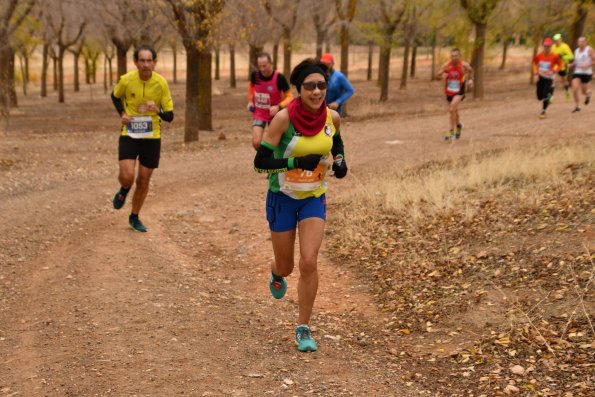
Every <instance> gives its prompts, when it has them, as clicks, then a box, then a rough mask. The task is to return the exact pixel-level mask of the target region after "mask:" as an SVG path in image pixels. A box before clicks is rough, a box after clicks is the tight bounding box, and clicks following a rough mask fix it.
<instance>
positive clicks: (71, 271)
mask: <svg viewBox="0 0 595 397" xmlns="http://www.w3.org/2000/svg"><path fill="white" fill-rule="evenodd" d="M367 88H368V87H367V86H366V87H362V90H361V91H362V92H363V93H364V92H365V90H366V89H367ZM434 88H435V86H430V85H428V87H425V86H424V88H423V89H427V91H424V92H425V93H428V92H432V91H431V89H434ZM178 90H179V91H180V92H181V91H182V88H181V87H178ZM422 93H423V92H422ZM414 94H415V93H407V94H405V95H404V97H403V100H402V102H400V103H398V104H397V109H396V110H395V111H396V112H397V114H396V115H393V116H390V117H381V118H376V119H374V120H366V119H365V118H360V119H358V118H357V117H355V118H354V120H355V121H351V122H350V121H347V122H346V123H345V126H344V128H343V131H344V132H343V134H344V136H345V140H346V145H347V148H348V159H349V164H350V167H351V170H352V172H351V174H350V177H349V178H346V179H345V180H342V181H331V187H330V192H329V217H330V219H329V220H330V221H331V222H332V216H333V210H332V208H333V205H334V203H336V202H337V201H339V200H341V199H342V198H343V197H346V196H347V195H348V194H349V189H350V188H353V187H355V188H357V187H358V186H360V182H362V181H364V180H366V179H367V178H369V177H370V176H371V175H373V174H377V173H380V172H390V171H391V170H395V169H401V168H406V167H410V166H413V165H418V164H421V163H424V162H427V161H431V160H441V159H448V158H455V157H458V156H461V155H465V154H470V153H475V152H478V151H482V150H488V149H494V148H498V147H508V146H520V145H534V144H536V143H537V142H541V141H555V140H564V139H569V138H570V137H577V136H579V137H583V139H593V130H594V129H593V122H594V121H595V117H593V113H592V112H587V111H585V112H583V113H582V114H580V115H579V117H575V116H576V115H574V116H571V114H570V107H569V106H570V105H568V106H566V104H561V105H560V106H558V107H556V106H554V107H553V108H552V110H551V112H550V118H549V119H548V120H545V121H540V120H538V119H537V117H536V114H537V110H538V106H539V104H538V103H537V102H536V101H535V100H533V96H532V92H526V91H522V92H513V93H512V94H510V93H509V92H506V91H505V90H503V91H502V92H501V93H499V94H498V95H496V96H495V97H494V98H492V99H490V100H486V101H484V102H481V103H480V102H472V101H469V102H467V103H465V104H464V106H463V111H462V114H463V117H464V121H465V123H466V125H467V127H466V129H465V130H464V139H462V140H461V141H459V142H456V143H455V144H452V145H447V144H445V143H444V142H442V141H441V132H440V131H442V129H443V126H444V125H445V122H446V116H445V115H444V113H443V112H442V111H441V110H440V109H441V108H439V107H436V108H430V109H429V110H428V111H425V112H418V113H414V112H411V111H410V108H409V107H411V106H414V104H412V102H411V101H408V98H407V95H414ZM242 98H243V91H240V90H237V91H234V92H231V93H227V94H226V95H224V96H222V97H220V98H217V101H219V102H221V103H228V102H229V101H231V102H232V103H235V102H237V103H238V104H240V103H242ZM422 99H423V98H422ZM422 99H417V102H416V103H417V105H418V108H420V109H421V108H423V106H421V103H422ZM432 100H435V98H433V99H432ZM41 103H42V102H41V101H40V100H39V99H35V98H31V99H28V100H27V101H25V103H24V104H22V106H21V112H22V114H21V115H16V116H15V117H14V118H13V120H11V123H13V122H16V124H14V125H15V127H14V130H10V131H9V132H8V134H7V136H6V137H4V138H2V140H1V141H0V142H1V144H0V159H2V161H3V162H2V163H1V164H0V166H1V168H0V172H1V174H0V175H1V178H2V179H1V180H0V181H1V182H0V221H1V224H0V245H1V247H2V250H1V252H0V260H1V262H2V266H1V267H0V302H1V307H0V396H108V395H114V396H132V395H135V396H173V395H190V396H261V395H278V394H279V393H281V394H282V395H288V396H294V395H295V396H307V395H319V396H409V395H411V396H413V395H420V394H423V392H424V390H423V389H424V387H423V382H412V380H418V381H420V380H421V379H418V376H417V375H416V370H415V367H411V365H415V363H416V360H415V359H414V358H412V359H410V360H405V359H400V357H411V356H414V354H415V352H414V351H403V350H402V349H401V346H400V345H399V342H398V339H397V338H395V336H394V335H391V334H390V333H388V332H387V331H386V330H387V329H388V328H387V327H385V326H386V324H387V323H388V322H390V321H391V319H390V318H386V316H385V315H383V313H381V312H379V311H378V310H377V309H376V307H377V304H376V303H375V301H374V297H373V296H371V295H370V294H369V293H368V289H367V288H366V286H365V285H362V283H361V282H360V281H359V280H358V279H356V278H355V276H354V275H353V274H351V273H350V272H349V271H346V270H344V269H342V267H341V264H340V263H330V262H329V261H327V260H326V259H325V258H324V252H323V257H322V260H321V261H322V263H321V265H320V272H321V287H320V293H319V296H318V298H317V302H316V305H315V315H314V319H313V324H314V325H315V327H316V328H315V335H316V337H317V339H318V341H319V347H320V349H319V351H318V352H316V353H314V354H298V352H297V351H296V350H295V348H294V345H293V340H292V333H293V330H294V321H295V318H296V291H295V285H296V281H297V278H296V277H295V276H292V277H290V279H289V291H288V294H287V297H286V299H283V300H282V301H275V300H274V299H272V298H271V297H270V294H269V292H268V287H267V283H266V280H267V275H268V271H269V270H268V269H269V263H270V261H271V260H272V250H271V248H270V242H269V241H268V231H267V225H266V222H265V220H264V215H263V210H262V203H263V201H264V196H265V190H266V180H265V179H264V176H262V175H257V174H255V173H254V172H253V171H252V169H251V160H252V156H253V153H252V152H251V150H250V149H248V147H249V145H248V139H249V138H248V134H247V133H246V132H245V130H246V128H245V125H246V123H247V122H246V115H245V114H243V113H239V112H238V113H236V112H233V113H232V115H231V117H233V120H231V121H230V122H229V123H223V122H221V124H220V125H219V126H218V129H219V130H222V131H224V132H225V133H226V134H227V138H228V139H227V140H225V141H217V140H216V138H215V137H214V136H213V135H212V134H203V136H201V142H200V143H197V144H193V145H190V146H185V145H183V144H181V141H182V139H181V136H180V134H181V132H180V126H181V125H182V124H181V121H180V120H177V121H176V122H177V123H178V124H177V126H176V128H175V129H171V130H170V137H168V138H167V140H166V141H165V145H164V152H163V160H162V165H161V168H160V169H159V170H158V171H157V172H156V174H155V178H154V181H153V186H152V191H151V194H150V196H149V198H148V200H147V204H146V206H145V209H144V210H143V220H144V221H145V223H146V224H147V226H148V227H149V229H150V232H149V233H147V234H140V233H134V232H132V231H130V230H129V229H128V228H127V224H126V214H127V211H128V208H129V204H127V206H126V208H125V209H124V210H122V211H114V210H113V209H111V208H110V205H111V204H110V200H111V196H112V194H113V192H114V190H115V189H116V188H117V186H116V183H115V178H114V175H115V167H116V163H115V159H114V153H115V139H114V135H113V133H112V132H110V126H111V125H112V124H113V121H114V120H113V117H112V116H113V114H112V112H113V111H112V109H110V107H109V106H108V104H104V103H103V102H99V101H98V100H97V99H95V100H94V101H92V102H91V103H89V101H88V100H85V99H84V98H82V99H81V100H80V101H78V102H76V104H75V105H72V106H75V107H78V108H81V109H83V108H86V107H88V106H89V105H90V104H92V105H93V106H96V107H99V110H98V111H97V113H98V115H97V116H96V117H97V119H96V120H95V121H96V123H97V124H96V125H98V128H97V131H94V132H95V133H92V134H91V133H89V132H85V128H84V125H83V126H80V125H77V124H76V123H77V122H76V121H71V122H69V121H67V120H66V121H64V120H63V121H61V125H62V128H64V126H65V125H66V126H68V128H69V131H61V130H59V128H58V127H56V126H55V125H54V124H52V123H47V122H46V129H44V128H42V127H38V123H39V122H38V121H36V122H35V123H33V122H32V121H29V124H27V120H30V119H28V117H29V115H31V114H35V111H36V110H39V106H40V104H41ZM98 104H99V105H98ZM356 104H357V102H355V105H356ZM355 105H354V110H355V109H356V106H355ZM216 108H217V107H216ZM222 108H223V106H222ZM237 108H241V105H239V106H238V107H237ZM56 109H59V108H58V107H57V105H51V106H49V108H48V109H47V110H46V111H47V114H48V115H49V116H51V115H52V114H55V113H56ZM589 110H591V109H589ZM402 113H408V114H410V115H409V116H407V115H403V114H402ZM178 114H183V113H182V111H179V112H178ZM49 116H48V117H49ZM218 116H219V119H218V120H221V116H222V114H220V115H217V114H216V115H215V118H216V119H217V117H218ZM41 119H42V120H43V118H41ZM19 122H20V123H19ZM55 122H56V123H57V121H56V120H55ZM37 128H40V130H39V131H41V130H43V131H44V133H43V134H41V133H39V132H37V131H38V130H37ZM52 128H55V129H56V131H52ZM16 131H19V132H20V133H18V134H17V132H16ZM77 131H79V132H77ZM329 238H332V236H327V239H329ZM412 363H413V364H412ZM418 365H423V363H418ZM420 376H421V375H420ZM428 395H431V391H429V394H428Z"/></svg>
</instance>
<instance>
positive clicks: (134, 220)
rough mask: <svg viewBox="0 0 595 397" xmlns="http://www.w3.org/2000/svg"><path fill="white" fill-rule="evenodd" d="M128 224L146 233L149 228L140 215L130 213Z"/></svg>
mask: <svg viewBox="0 0 595 397" xmlns="http://www.w3.org/2000/svg"><path fill="white" fill-rule="evenodd" d="M128 224H129V225H130V227H131V228H132V229H134V230H136V231H137V232H143V233H145V232H146V231H147V228H146V227H145V225H143V223H142V222H141V221H140V219H139V218H138V216H132V215H130V218H128Z"/></svg>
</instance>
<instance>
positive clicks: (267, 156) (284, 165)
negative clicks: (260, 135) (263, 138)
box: [254, 145, 289, 174]
mask: <svg viewBox="0 0 595 397" xmlns="http://www.w3.org/2000/svg"><path fill="white" fill-rule="evenodd" d="M288 162H289V160H288V159H276V158H275V156H274V153H273V151H272V150H271V149H270V148H268V147H266V146H265V145H260V147H259V148H258V150H257V151H256V156H255V157H254V170H255V171H256V172H260V173H268V174H276V173H279V172H285V171H287V170H288V169H289V167H288Z"/></svg>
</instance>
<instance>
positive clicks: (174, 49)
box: [171, 45, 178, 84]
mask: <svg viewBox="0 0 595 397" xmlns="http://www.w3.org/2000/svg"><path fill="white" fill-rule="evenodd" d="M171 54H172V57H173V62H174V65H173V67H174V84H177V83H178V47H176V46H175V45H174V46H172V47H171Z"/></svg>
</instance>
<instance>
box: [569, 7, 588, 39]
mask: <svg viewBox="0 0 595 397" xmlns="http://www.w3.org/2000/svg"><path fill="white" fill-rule="evenodd" d="M574 3H575V4H576V13H575V14H574V17H573V19H572V25H571V26H570V38H569V40H570V47H571V48H572V50H576V47H577V41H578V38H579V37H581V36H582V35H583V32H584V30H585V23H586V22H587V16H588V14H589V7H590V5H591V4H592V0H578V1H577V0H575V1H574Z"/></svg>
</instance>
